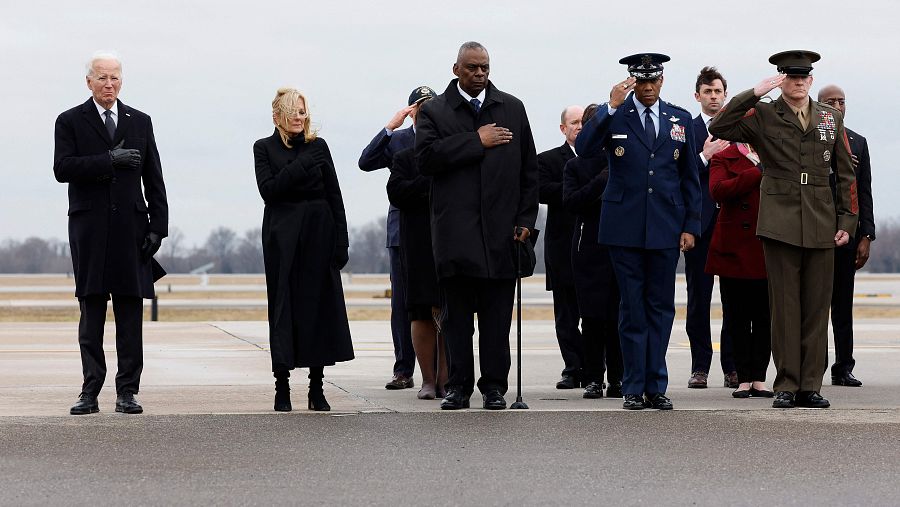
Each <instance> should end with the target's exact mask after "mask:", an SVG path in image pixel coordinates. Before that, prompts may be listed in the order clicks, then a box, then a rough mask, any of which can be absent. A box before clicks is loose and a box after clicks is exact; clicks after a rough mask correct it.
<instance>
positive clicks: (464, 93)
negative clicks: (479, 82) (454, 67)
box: [456, 81, 487, 105]
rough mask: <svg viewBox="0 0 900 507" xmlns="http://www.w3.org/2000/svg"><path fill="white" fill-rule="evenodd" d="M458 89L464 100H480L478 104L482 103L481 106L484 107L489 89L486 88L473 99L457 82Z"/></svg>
mask: <svg viewBox="0 0 900 507" xmlns="http://www.w3.org/2000/svg"><path fill="white" fill-rule="evenodd" d="M456 89H457V90H459V94H460V95H462V98H464V99H465V100H466V102H472V99H478V102H480V103H481V105H484V98H485V96H486V95H487V87H485V88H484V90H481V93H479V94H478V96H477V97H473V96H471V95H469V94H468V93H466V92H464V91H463V89H462V87H461V86H459V81H457V82H456Z"/></svg>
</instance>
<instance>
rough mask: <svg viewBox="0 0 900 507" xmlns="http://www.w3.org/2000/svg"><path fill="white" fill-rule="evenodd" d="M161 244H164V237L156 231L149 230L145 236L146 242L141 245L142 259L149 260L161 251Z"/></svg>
mask: <svg viewBox="0 0 900 507" xmlns="http://www.w3.org/2000/svg"><path fill="white" fill-rule="evenodd" d="M160 246H162V237H160V235H159V234H157V233H155V232H148V233H147V235H146V236H144V244H143V245H142V246H141V259H143V261H144V262H147V261H149V260H150V258H151V257H153V255H154V254H156V252H158V251H159V247H160Z"/></svg>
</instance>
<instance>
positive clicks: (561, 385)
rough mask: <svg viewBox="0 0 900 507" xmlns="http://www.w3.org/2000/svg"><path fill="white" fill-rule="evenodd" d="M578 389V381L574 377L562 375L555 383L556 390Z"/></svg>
mask: <svg viewBox="0 0 900 507" xmlns="http://www.w3.org/2000/svg"><path fill="white" fill-rule="evenodd" d="M576 387H578V379H576V378H575V376H574V375H563V376H562V378H561V379H559V382H557V383H556V388H557V389H575V388H576Z"/></svg>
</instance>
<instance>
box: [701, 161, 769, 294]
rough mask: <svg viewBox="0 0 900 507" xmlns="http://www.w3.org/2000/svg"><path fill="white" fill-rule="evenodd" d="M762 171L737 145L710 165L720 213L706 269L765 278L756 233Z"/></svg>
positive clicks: (711, 187) (712, 190)
mask: <svg viewBox="0 0 900 507" xmlns="http://www.w3.org/2000/svg"><path fill="white" fill-rule="evenodd" d="M760 180H762V173H761V172H760V170H759V168H757V167H756V166H755V165H754V164H753V162H751V161H750V160H749V159H748V158H747V157H746V156H744V154H742V153H741V152H740V151H739V150H738V147H737V145H736V144H732V145H731V146H729V147H728V148H726V149H724V150H722V151H720V152H719V153H717V154H716V155H715V156H714V157H713V158H712V161H710V164H709V193H710V195H712V198H713V200H714V201H716V202H717V203H718V204H719V206H720V209H719V216H718V218H717V219H716V228H715V230H714V231H713V235H712V241H711V242H710V245H709V255H708V256H707V258H706V272H707V273H709V274H712V275H719V276H724V277H727V278H745V279H762V278H766V264H765V260H764V259H763V249H762V241H760V239H759V238H758V237H757V236H756V218H757V216H758V215H759V182H760Z"/></svg>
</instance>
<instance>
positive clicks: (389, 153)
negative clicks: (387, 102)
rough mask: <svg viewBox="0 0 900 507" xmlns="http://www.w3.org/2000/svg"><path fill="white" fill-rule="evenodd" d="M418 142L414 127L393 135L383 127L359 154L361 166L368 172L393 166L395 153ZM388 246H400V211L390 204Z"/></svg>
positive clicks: (397, 131)
mask: <svg viewBox="0 0 900 507" xmlns="http://www.w3.org/2000/svg"><path fill="white" fill-rule="evenodd" d="M415 142H416V133H415V131H413V128H412V127H407V128H405V129H399V130H395V131H393V132H392V133H391V135H387V132H386V131H385V130H384V129H381V130H380V131H379V132H378V134H377V135H375V137H374V138H373V139H372V141H371V142H370V143H369V145H368V146H366V147H365V149H363V152H362V155H360V156H359V168H360V169H362V170H363V171H366V172H371V171H376V170H378V169H382V168H384V167H387V168H388V169H390V168H391V164H392V163H393V160H394V155H396V154H397V153H399V152H401V151H403V150H405V149H408V148H412V147H413V145H414V144H415ZM385 227H386V228H387V247H388V248H390V247H399V246H400V211H399V210H398V209H397V208H396V207H394V205H393V204H392V205H390V207H389V208H388V218H387V224H386V226H385Z"/></svg>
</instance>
